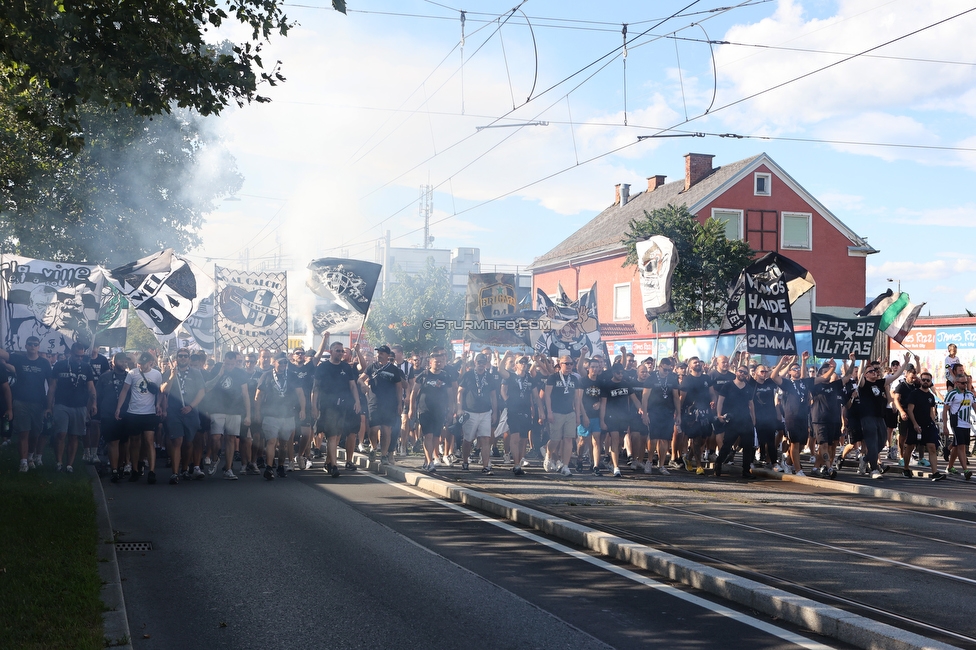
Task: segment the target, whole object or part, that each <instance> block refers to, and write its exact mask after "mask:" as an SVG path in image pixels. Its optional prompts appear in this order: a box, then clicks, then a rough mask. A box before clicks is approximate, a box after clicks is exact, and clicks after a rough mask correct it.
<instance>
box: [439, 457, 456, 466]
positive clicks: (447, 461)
mask: <svg viewBox="0 0 976 650" xmlns="http://www.w3.org/2000/svg"><path fill="white" fill-rule="evenodd" d="M439 462H440V464H441V465H443V466H444V467H450V466H451V465H453V464H454V463H455V462H456V459H452V457H451V456H445V457H444V458H443V459H441V460H440V461H439Z"/></svg>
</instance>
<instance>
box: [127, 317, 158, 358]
mask: <svg viewBox="0 0 976 650" xmlns="http://www.w3.org/2000/svg"><path fill="white" fill-rule="evenodd" d="M125 329H126V331H125V349H126V350H142V351H143V352H145V351H147V350H161V349H163V347H164V346H163V345H161V344H160V343H159V340H158V339H157V338H156V335H155V334H153V333H152V330H150V329H149V328H148V327H146V324H145V323H143V322H142V319H140V318H139V316H138V315H137V314H136V312H135V310H134V309H130V310H129V322H128V325H127V326H126V328H125Z"/></svg>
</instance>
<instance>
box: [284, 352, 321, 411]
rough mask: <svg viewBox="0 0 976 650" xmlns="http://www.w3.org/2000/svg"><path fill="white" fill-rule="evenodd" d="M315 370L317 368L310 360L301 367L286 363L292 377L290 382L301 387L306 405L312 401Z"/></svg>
mask: <svg viewBox="0 0 976 650" xmlns="http://www.w3.org/2000/svg"><path fill="white" fill-rule="evenodd" d="M325 363H331V362H325ZM320 365H321V364H320ZM315 368H317V366H316V365H315V362H314V361H312V360H311V359H309V360H308V361H306V362H305V363H303V364H302V365H298V364H294V363H291V362H288V372H289V373H291V375H292V381H294V382H297V383H298V385H299V386H301V388H302V391H303V392H304V393H305V402H306V403H307V404H310V403H311V401H312V386H313V385H314V383H315Z"/></svg>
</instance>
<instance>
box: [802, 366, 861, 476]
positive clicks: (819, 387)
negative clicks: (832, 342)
mask: <svg viewBox="0 0 976 650" xmlns="http://www.w3.org/2000/svg"><path fill="white" fill-rule="evenodd" d="M851 356H853V355H851ZM853 368H854V360H853V359H851V363H850V364H849V365H847V366H846V367H845V369H844V374H843V376H841V377H838V376H837V362H836V361H834V360H833V359H831V360H830V361H828V362H826V363H824V364H823V365H822V366H821V367H820V370H819V372H818V373H817V377H816V378H815V379H814V382H813V386H812V387H811V389H810V396H811V407H810V415H811V421H812V423H813V437H814V439H815V442H816V445H817V460H816V466H815V467H814V469H813V475H814V476H820V477H823V478H837V468H836V467H835V466H834V457H835V456H836V455H837V443H838V442H839V441H840V429H841V422H842V420H843V410H842V407H843V405H842V400H843V393H844V383H845V382H846V381H847V380H848V379H849V378H850V373H851V371H852V369H853Z"/></svg>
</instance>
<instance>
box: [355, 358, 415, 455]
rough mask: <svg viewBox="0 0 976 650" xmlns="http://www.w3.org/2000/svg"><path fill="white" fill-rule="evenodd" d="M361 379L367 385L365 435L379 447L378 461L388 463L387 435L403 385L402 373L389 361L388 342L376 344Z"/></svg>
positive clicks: (399, 409)
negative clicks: (372, 355)
mask: <svg viewBox="0 0 976 650" xmlns="http://www.w3.org/2000/svg"><path fill="white" fill-rule="evenodd" d="M361 378H362V380H363V383H365V384H366V387H367V388H369V394H368V395H367V397H366V401H367V406H368V408H369V426H370V431H369V437H370V444H372V446H373V449H379V455H380V461H381V462H385V463H389V464H392V463H393V454H392V453H389V452H390V437H391V435H392V432H393V425H394V423H395V422H399V421H400V413H401V412H402V411H403V387H404V385H406V377H404V376H403V372H402V371H401V370H400V368H398V367H397V365H396V364H395V363H394V362H393V350H391V349H390V346H388V345H381V346H380V347H378V348H376V361H374V362H373V363H371V364H370V365H368V366H367V367H366V369H365V370H364V371H363V374H362V377H361Z"/></svg>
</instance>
